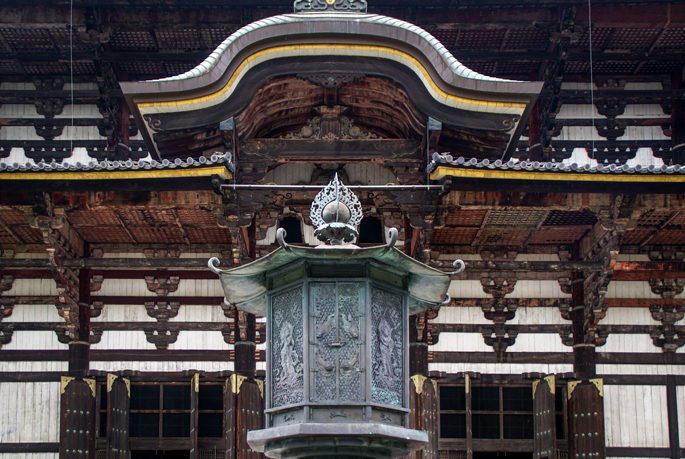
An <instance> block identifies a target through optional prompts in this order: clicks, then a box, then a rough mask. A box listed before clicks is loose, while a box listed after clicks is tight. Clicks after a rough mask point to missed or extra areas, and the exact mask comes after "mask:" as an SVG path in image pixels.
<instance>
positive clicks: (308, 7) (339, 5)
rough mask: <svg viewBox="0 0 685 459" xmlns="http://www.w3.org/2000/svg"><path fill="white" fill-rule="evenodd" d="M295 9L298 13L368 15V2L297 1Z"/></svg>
mask: <svg viewBox="0 0 685 459" xmlns="http://www.w3.org/2000/svg"><path fill="white" fill-rule="evenodd" d="M293 8H294V10H295V12H296V13H308V12H318V11H341V12H345V11H348V12H350V13H366V0H295V2H294V3H293Z"/></svg>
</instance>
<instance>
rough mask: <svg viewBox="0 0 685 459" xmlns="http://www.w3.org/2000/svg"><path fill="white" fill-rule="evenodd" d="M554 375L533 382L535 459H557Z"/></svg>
mask: <svg viewBox="0 0 685 459" xmlns="http://www.w3.org/2000/svg"><path fill="white" fill-rule="evenodd" d="M555 382H556V381H555V378H554V375H550V376H547V377H546V378H542V379H538V380H535V381H533V431H534V436H533V444H534V458H535V459H552V458H554V459H556V457H557V452H556V425H555V418H556V416H555V400H554V395H555V393H556V389H555Z"/></svg>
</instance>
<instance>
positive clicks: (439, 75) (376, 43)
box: [121, 12, 542, 150]
mask: <svg viewBox="0 0 685 459" xmlns="http://www.w3.org/2000/svg"><path fill="white" fill-rule="evenodd" d="M306 61H310V62H314V63H318V64H316V65H318V66H319V67H325V68H322V70H323V71H325V70H326V69H331V70H337V71H345V70H347V71H350V70H352V69H355V68H364V69H365V71H366V72H374V71H377V72H379V74H381V75H383V76H388V77H390V78H394V77H396V76H398V75H400V74H402V75H405V76H406V78H405V79H404V81H403V80H402V79H401V78H398V80H399V81H400V82H401V83H403V84H405V85H410V86H421V88H420V89H421V92H420V93H418V92H415V93H414V94H415V95H414V97H412V101H415V99H421V98H430V99H431V100H430V103H431V104H433V108H432V109H431V108H429V107H427V105H426V104H424V111H425V112H427V113H426V114H427V115H428V116H433V117H434V118H436V119H438V120H439V121H442V122H443V123H446V124H452V125H456V126H460V125H462V124H463V123H468V121H465V120H469V119H471V118H473V119H477V118H479V117H480V118H487V117H490V118H492V119H495V123H494V124H492V126H496V127H495V129H496V130H499V131H502V130H504V131H507V132H510V133H512V134H514V136H513V137H518V135H517V134H518V132H519V131H520V129H521V128H522V126H521V123H520V121H521V120H522V119H523V120H525V118H526V116H527V111H528V110H529V109H530V108H531V107H532V104H533V103H534V101H535V99H536V97H537V94H538V93H539V91H540V90H541V88H542V83H539V82H533V83H531V82H520V81H510V80H503V79H499V78H492V77H488V76H485V75H481V74H479V73H476V72H474V71H472V70H470V69H468V68H467V67H465V66H464V65H462V64H461V63H460V62H459V61H457V60H456V59H455V58H454V57H453V56H452V55H451V54H450V53H449V51H447V49H445V47H444V46H442V44H440V42H439V41H438V40H437V39H435V38H434V37H433V36H432V35H430V34H429V33H428V32H426V31H425V30H423V29H421V28H420V27H417V26H415V25H412V24H409V23H407V22H404V21H401V20H398V19H393V18H389V17H385V16H380V15H373V14H355V13H335V12H326V13H298V14H286V15H281V16H275V17H272V18H267V19H263V20H260V21H257V22H255V23H252V24H249V25H247V26H245V27H243V28H242V29H240V30H238V31H237V32H235V33H234V34H233V35H231V36H230V37H228V38H227V39H226V40H225V41H224V42H223V43H222V44H221V45H220V46H219V47H218V48H217V49H216V50H215V51H214V52H213V53H212V54H211V55H210V56H209V57H208V58H207V59H205V61H204V62H202V63H201V64H200V65H199V66H197V67H196V68H194V69H192V70H191V71H189V72H186V73H184V74H181V75H178V76H175V77H170V78H164V79H161V80H152V81H145V82H137V83H121V87H122V90H123V92H124V94H125V95H126V97H127V100H128V102H129V105H130V106H131V108H132V111H133V113H134V115H135V116H136V118H137V121H138V122H139V125H141V126H142V125H144V123H143V119H144V118H145V119H146V120H147V123H146V128H147V133H146V134H147V135H146V140H148V144H152V142H151V139H152V131H154V130H158V129H169V130H173V129H189V128H194V127H198V125H200V124H201V123H202V122H206V121H207V120H208V119H213V120H214V121H215V122H216V123H218V122H220V121H221V120H222V119H225V118H228V117H229V116H233V115H234V114H237V113H238V111H239V110H240V109H241V108H242V107H244V106H245V104H246V101H245V92H246V91H248V92H249V90H250V88H251V87H252V88H253V89H252V90H254V88H255V87H256V86H258V84H259V83H260V82H262V81H264V79H266V78H272V77H274V76H278V75H283V74H286V73H288V72H290V73H297V72H298V71H299V63H301V62H306ZM316 65H315V66H316ZM410 97H411V95H410ZM220 106H221V107H222V108H221V109H219V108H218V107H220ZM450 111H452V112H453V113H454V118H455V120H456V121H454V122H453V120H452V119H451V118H452V116H450ZM203 113H204V116H203ZM217 116H220V117H221V118H219V119H216V117H217ZM224 117H225V118H224ZM193 123H195V124H193ZM485 126H489V125H487V124H486V125H485ZM469 127H478V126H469ZM517 128H518V129H517ZM486 129H487V128H486ZM150 146H151V147H152V149H153V150H154V145H150Z"/></svg>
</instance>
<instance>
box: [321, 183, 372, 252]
mask: <svg viewBox="0 0 685 459" xmlns="http://www.w3.org/2000/svg"><path fill="white" fill-rule="evenodd" d="M310 215H311V219H312V223H314V225H316V227H317V228H316V231H314V236H316V237H317V238H318V239H319V240H320V241H323V242H328V243H329V244H331V245H342V243H343V242H351V241H352V240H353V239H354V238H355V237H357V236H359V233H358V232H357V230H356V229H355V228H354V227H355V226H357V225H359V222H361V220H362V206H361V204H360V202H359V198H357V196H356V195H355V194H354V193H352V192H351V191H350V190H348V189H347V187H346V186H345V185H343V183H342V182H341V181H340V179H338V174H335V177H334V178H333V180H331V182H330V183H329V184H328V185H326V187H325V188H324V189H323V190H321V191H320V192H319V194H317V195H316V197H315V198H314V202H312V207H311V212H310Z"/></svg>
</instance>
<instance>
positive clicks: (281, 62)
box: [145, 56, 519, 157]
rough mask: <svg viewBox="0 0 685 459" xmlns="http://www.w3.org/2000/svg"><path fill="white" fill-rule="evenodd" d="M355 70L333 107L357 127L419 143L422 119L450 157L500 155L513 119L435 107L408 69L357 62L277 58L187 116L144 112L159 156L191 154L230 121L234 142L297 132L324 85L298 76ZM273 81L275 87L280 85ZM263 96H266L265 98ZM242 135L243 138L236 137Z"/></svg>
mask: <svg viewBox="0 0 685 459" xmlns="http://www.w3.org/2000/svg"><path fill="white" fill-rule="evenodd" d="M315 72H319V73H334V74H345V73H357V74H358V73H362V74H364V75H365V78H364V79H362V80H361V81H356V82H353V83H350V84H347V85H343V86H342V87H341V88H340V89H339V90H338V95H337V97H338V102H339V104H341V105H343V106H347V107H348V115H349V116H350V118H352V119H353V120H354V122H355V125H356V126H359V127H360V128H361V129H362V130H364V131H368V132H372V133H375V134H377V135H379V136H381V137H383V138H395V139H397V138H406V139H420V138H421V136H422V135H423V133H424V131H425V123H426V121H427V118H428V117H432V118H434V119H436V120H438V121H441V122H443V128H444V131H443V133H444V136H442V137H441V142H442V146H443V148H445V149H450V150H451V151H455V152H470V154H474V153H476V154H478V155H479V156H482V157H501V156H502V153H503V152H504V150H505V149H506V147H507V144H508V143H509V140H510V135H509V133H508V131H510V130H511V129H512V127H514V126H515V125H516V122H517V120H518V118H519V117H518V116H515V115H503V114H492V113H484V112H471V111H465V110H460V109H456V108H451V107H448V106H446V105H443V104H441V103H439V102H437V101H436V100H435V99H434V98H433V97H432V96H431V95H430V94H429V92H428V91H427V90H426V88H425V86H424V85H423V83H422V82H421V80H420V79H419V78H418V77H417V76H416V74H414V73H413V72H411V71H410V70H409V69H407V67H405V66H403V65H400V64H398V63H395V62H392V61H386V60H379V59H372V58H364V57H345V56H341V57H336V58H335V62H331V59H330V58H327V57H316V56H312V57H306V58H281V59H276V60H273V61H269V62H266V63H263V64H260V65H258V66H255V67H254V68H253V69H251V70H250V71H249V72H248V74H247V75H246V77H245V78H243V79H242V80H241V81H240V83H239V84H238V85H237V87H236V90H235V91H234V93H233V95H232V96H231V97H230V98H229V99H228V100H227V101H226V102H224V103H222V104H220V105H216V106H213V107H209V108H205V109H200V110H193V111H187V112H177V113H164V114H158V115H146V116H145V119H146V122H147V123H148V125H149V126H151V127H152V128H153V130H154V131H156V133H155V135H154V138H155V142H157V146H158V149H159V150H160V152H161V154H162V156H164V157H180V156H181V155H184V154H187V155H192V154H193V153H194V152H197V150H200V151H202V150H206V149H207V148H211V147H214V146H218V145H220V144H221V143H222V139H221V132H220V131H219V130H218V127H219V123H220V122H221V121H223V120H225V119H228V118H230V117H232V116H233V117H234V118H235V119H236V122H237V126H236V127H237V130H238V133H239V135H240V137H241V139H243V138H245V139H251V138H253V136H254V137H259V138H269V137H276V136H278V135H282V134H285V133H287V132H292V131H296V130H298V129H299V128H300V127H301V126H302V125H304V124H306V122H307V120H308V119H310V118H311V117H312V116H315V115H316V113H315V112H314V107H317V106H320V105H322V104H323V103H324V88H323V87H321V86H318V85H315V84H313V83H309V82H306V81H303V80H300V79H299V78H297V76H296V75H298V74H302V73H315ZM279 84H280V85H281V86H279ZM265 92H266V93H268V94H265ZM243 135H245V137H243Z"/></svg>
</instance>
